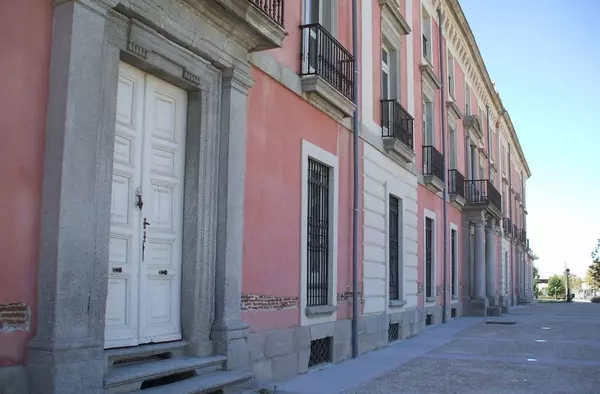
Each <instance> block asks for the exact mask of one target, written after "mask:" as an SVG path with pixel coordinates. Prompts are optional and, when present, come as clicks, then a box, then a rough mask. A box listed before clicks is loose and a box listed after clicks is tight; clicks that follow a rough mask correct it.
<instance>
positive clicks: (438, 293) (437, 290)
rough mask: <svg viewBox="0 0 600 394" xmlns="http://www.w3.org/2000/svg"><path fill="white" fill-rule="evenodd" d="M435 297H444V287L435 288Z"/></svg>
mask: <svg viewBox="0 0 600 394" xmlns="http://www.w3.org/2000/svg"><path fill="white" fill-rule="evenodd" d="M435 295H436V297H440V296H443V295H444V285H439V286H437V287H436V288H435Z"/></svg>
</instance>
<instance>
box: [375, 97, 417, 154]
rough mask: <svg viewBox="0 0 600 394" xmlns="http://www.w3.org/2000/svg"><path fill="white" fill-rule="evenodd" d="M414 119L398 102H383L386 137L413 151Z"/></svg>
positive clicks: (383, 121)
mask: <svg viewBox="0 0 600 394" xmlns="http://www.w3.org/2000/svg"><path fill="white" fill-rule="evenodd" d="M413 123H414V120H413V117H412V116H410V114H409V113H408V112H407V111H406V110H405V109H404V108H402V105H400V103H399V102H398V100H396V99H393V100H381V126H382V133H383V136H384V137H394V138H396V139H397V140H398V141H400V142H402V143H403V144H404V145H406V146H407V147H409V148H410V150H413Z"/></svg>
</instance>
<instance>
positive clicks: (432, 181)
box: [423, 145, 444, 193]
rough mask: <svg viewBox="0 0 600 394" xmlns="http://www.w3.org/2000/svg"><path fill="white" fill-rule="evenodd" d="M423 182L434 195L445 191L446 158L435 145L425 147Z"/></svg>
mask: <svg viewBox="0 0 600 394" xmlns="http://www.w3.org/2000/svg"><path fill="white" fill-rule="evenodd" d="M423 182H424V183H425V186H427V188H429V189H430V190H431V191H433V192H434V193H438V192H441V191H442V190H444V156H443V155H442V154H441V153H440V151H438V150H437V149H435V147H434V146H433V145H425V146H423Z"/></svg>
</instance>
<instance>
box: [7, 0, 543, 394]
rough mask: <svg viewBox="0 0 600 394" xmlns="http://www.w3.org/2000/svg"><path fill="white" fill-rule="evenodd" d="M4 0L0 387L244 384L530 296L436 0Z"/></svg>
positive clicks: (495, 112)
mask: <svg viewBox="0 0 600 394" xmlns="http://www.w3.org/2000/svg"><path fill="white" fill-rule="evenodd" d="M8 3H9V2H7V3H6V4H3V5H1V6H0V32H4V33H5V34H4V35H5V36H6V35H9V32H10V34H11V35H14V39H11V40H9V41H10V42H3V43H1V44H0V46H2V49H3V52H2V53H5V54H9V56H8V57H7V59H8V60H7V61H3V62H2V63H1V64H0V67H1V71H2V72H1V73H0V80H1V82H2V86H3V87H5V89H4V93H5V94H4V95H3V96H1V97H0V100H1V101H2V104H3V108H4V109H7V110H6V114H5V115H3V116H2V118H1V120H0V129H1V130H2V135H3V137H4V139H3V141H4V142H5V143H4V144H0V157H1V158H2V159H1V160H2V165H1V166H0V181H2V183H3V184H5V185H11V187H7V188H4V189H2V191H1V192H0V201H1V202H2V204H0V246H2V247H1V249H2V251H3V258H4V263H3V270H2V273H1V274H0V391H2V392H3V391H6V392H10V393H15V394H21V393H111V392H130V391H131V392H134V391H138V390H140V389H145V388H150V387H154V386H157V385H162V384H164V383H165V382H167V381H168V383H169V384H170V385H172V388H173V390H174V391H177V387H182V386H181V385H194V386H195V387H196V386H197V387H204V386H202V385H206V384H208V383H207V382H211V381H212V380H211V379H217V380H218V382H219V384H218V385H217V386H215V387H216V388H244V387H246V386H247V385H248V384H252V382H253V381H257V382H263V381H281V380H284V379H288V378H291V377H293V376H296V375H298V374H302V373H305V372H307V371H308V370H309V369H311V368H315V367H316V368H318V367H320V366H321V365H322V364H326V363H331V362H338V361H341V360H344V359H348V358H350V357H352V355H353V354H356V355H359V354H363V353H365V352H368V351H371V350H375V349H378V348H382V347H385V346H387V345H388V344H389V343H392V342H395V341H398V340H403V339H405V338H408V337H411V336H414V335H418V334H419V332H421V331H422V330H423V329H424V327H425V326H426V325H432V324H441V323H444V322H446V321H448V320H449V319H452V318H457V317H460V316H465V315H478V316H484V315H489V314H492V315H497V314H500V313H502V312H503V311H506V310H507V309H508V308H509V307H510V306H512V305H515V304H517V303H519V302H528V301H531V300H532V297H533V291H532V280H533V278H532V261H533V258H534V256H533V254H532V252H531V250H530V249H529V245H528V241H527V236H526V231H525V229H526V217H527V209H526V197H525V195H526V186H525V184H526V181H527V179H528V178H529V177H530V175H531V174H530V171H529V168H528V165H527V162H526V160H525V156H524V153H523V151H522V149H521V147H520V145H519V141H518V138H517V134H516V131H515V129H514V126H513V124H512V122H511V120H510V117H509V115H508V113H507V112H506V110H505V108H504V106H503V104H502V101H501V99H500V97H499V95H498V92H496V90H495V88H494V84H493V82H492V80H491V79H490V76H489V75H488V74H487V72H486V71H485V66H484V63H483V59H482V58H481V55H480V53H479V51H478V49H477V46H476V45H475V41H474V37H473V35H472V33H471V31H470V29H469V27H468V24H467V21H466V19H465V17H464V14H463V13H462V10H461V9H460V5H459V4H458V1H457V0H362V1H358V2H357V6H358V7H357V15H356V20H357V25H356V26H353V23H352V20H353V15H352V2H351V1H341V0H337V1H336V0H320V1H317V0H302V1H289V0H287V1H285V0H267V1H262V0H240V1H231V0H216V1H215V0H210V1H209V0H195V1H181V0H161V1H157V2H154V3H152V2H147V1H144V0H130V1H126V2H125V1H119V0H74V1H64V2H53V1H50V0H48V1H44V2H42V3H43V5H40V4H38V3H39V2H36V6H35V7H34V6H33V5H32V3H33V2H32V1H29V0H28V1H21V2H10V5H9V4H8ZM30 3H31V4H30ZM440 16H441V20H440ZM25 19H27V20H28V21H30V22H31V23H28V24H27V28H24V27H22V26H21V24H19V23H16V22H15V21H22V20H25ZM440 26H441V34H440ZM354 28H355V29H356V36H357V38H358V41H357V43H356V44H357V51H356V53H354V52H353V42H352V37H353V29H354ZM14 32H20V33H19V34H14ZM440 38H441V39H440ZM355 64H358V70H359V73H358V74H355V68H354V67H355ZM355 80H356V81H357V87H358V93H355V90H354V81H355ZM355 111H356V114H357V121H358V124H359V130H360V138H359V140H358V144H357V145H355V144H354V130H353V115H354V114H355ZM15 130H17V131H18V132H15ZM355 149H356V151H355ZM355 155H356V157H357V158H358V160H357V162H356V163H355V162H354V157H355ZM355 164H356V168H357V172H356V175H357V178H358V183H357V184H356V185H355V183H354V175H355V172H354V167H355ZM355 186H356V188H357V189H355ZM355 191H356V192H357V196H358V198H357V200H356V201H355V200H354V193H355ZM355 209H356V211H355ZM355 212H356V213H357V220H356V222H354V220H353V216H354V214H355ZM354 225H356V229H357V232H356V234H354V232H353V229H354ZM355 239H356V243H355V241H354V240H355ZM354 250H356V262H357V270H356V271H354V269H353V257H354V256H353V255H354ZM354 276H355V277H356V279H357V283H358V286H357V287H356V288H354V287H353V278H354ZM354 296H356V299H357V300H358V303H357V305H354V304H353V299H354V298H353V297H354ZM354 310H356V311H357V314H356V315H354V313H353V312H354ZM353 318H355V321H354V323H356V324H355V325H353V321H352V319H353ZM354 344H356V347H355V346H354ZM140 360H143V364H142V365H143V366H145V367H146V368H140V366H139V361H140ZM178 385H180V386H178ZM211 387H212V386H211Z"/></svg>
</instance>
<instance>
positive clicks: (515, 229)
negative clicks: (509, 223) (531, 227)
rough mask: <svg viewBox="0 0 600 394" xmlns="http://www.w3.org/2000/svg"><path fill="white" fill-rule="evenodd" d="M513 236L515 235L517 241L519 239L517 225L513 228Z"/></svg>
mask: <svg viewBox="0 0 600 394" xmlns="http://www.w3.org/2000/svg"><path fill="white" fill-rule="evenodd" d="M512 230H513V231H512V235H513V239H514V240H517V239H518V238H519V230H518V228H517V225H516V224H513V228H512Z"/></svg>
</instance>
